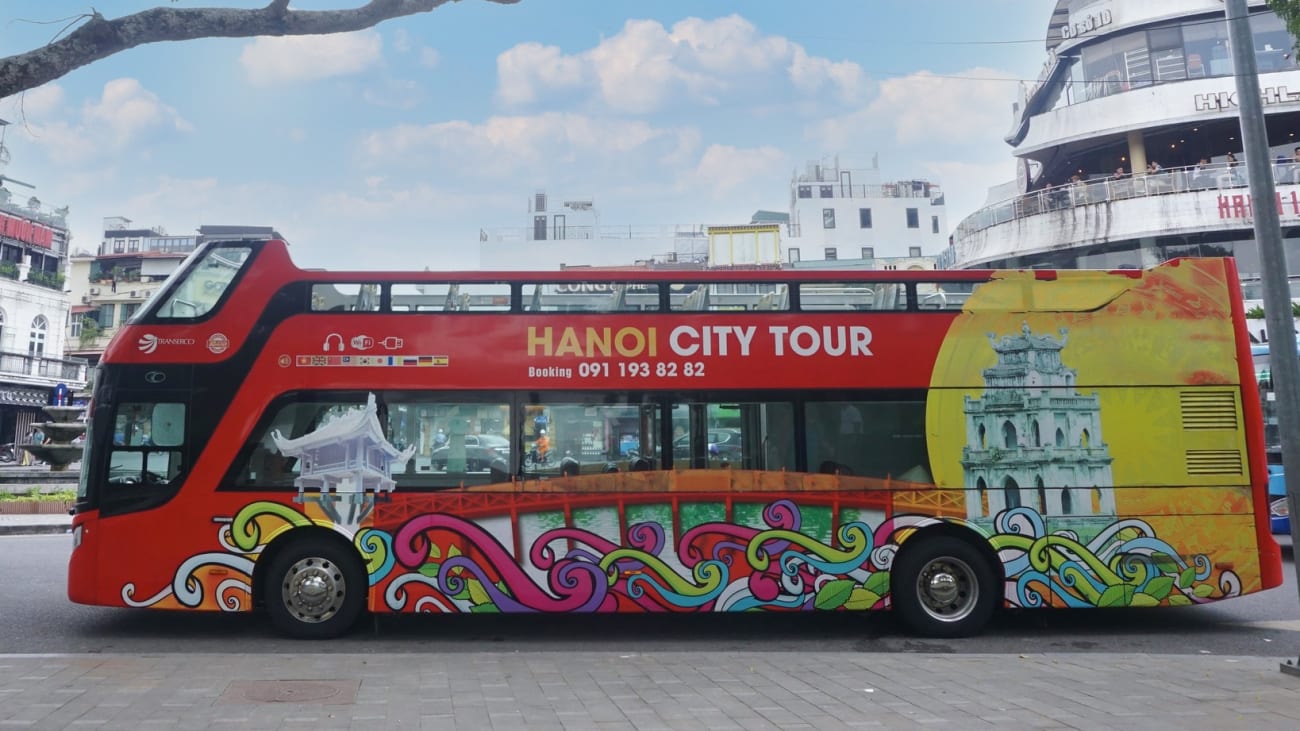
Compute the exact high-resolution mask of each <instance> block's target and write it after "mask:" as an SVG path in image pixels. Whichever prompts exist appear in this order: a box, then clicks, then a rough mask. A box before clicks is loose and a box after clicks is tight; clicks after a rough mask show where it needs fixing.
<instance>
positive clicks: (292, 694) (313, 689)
mask: <svg viewBox="0 0 1300 731" xmlns="http://www.w3.org/2000/svg"><path fill="white" fill-rule="evenodd" d="M359 684H360V683H359V681H356V680H236V681H233V682H232V683H231V684H230V685H229V686H227V687H226V692H224V693H222V694H221V698H220V700H221V701H222V702H225V703H317V704H322V705H346V704H350V703H355V702H356V698H357V687H358V685H359Z"/></svg>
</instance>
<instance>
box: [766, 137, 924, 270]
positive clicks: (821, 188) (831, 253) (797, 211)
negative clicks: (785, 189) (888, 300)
mask: <svg viewBox="0 0 1300 731" xmlns="http://www.w3.org/2000/svg"><path fill="white" fill-rule="evenodd" d="M788 231H789V236H788V238H787V239H786V241H785V242H783V247H782V248H783V249H784V256H785V261H787V262H789V263H790V264H793V265H796V266H802V267H815V268H855V269H933V268H934V266H935V261H936V259H937V257H938V256H939V255H940V254H941V253H942V252H943V250H944V249H945V248H947V246H948V216H947V208H946V207H945V206H944V198H943V189H942V188H941V187H940V186H939V185H938V184H936V183H932V182H930V181H928V180H920V179H917V180H901V181H892V182H886V183H881V182H880V170H879V168H878V166H877V164H876V160H875V159H874V158H873V159H872V162H871V166H870V167H859V168H851V167H844V166H841V165H840V160H839V158H835V159H834V160H833V161H830V162H829V163H828V162H826V161H822V162H810V163H808V165H807V168H806V170H805V171H804V172H803V173H802V174H796V175H795V176H794V179H793V180H791V182H790V222H789V229H788Z"/></svg>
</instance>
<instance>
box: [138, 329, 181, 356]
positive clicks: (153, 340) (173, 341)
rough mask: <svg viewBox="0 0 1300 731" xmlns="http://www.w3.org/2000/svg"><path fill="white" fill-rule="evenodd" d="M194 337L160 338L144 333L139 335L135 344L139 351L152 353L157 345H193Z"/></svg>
mask: <svg viewBox="0 0 1300 731" xmlns="http://www.w3.org/2000/svg"><path fill="white" fill-rule="evenodd" d="M193 344H194V338H160V337H158V336H157V335H154V334H153V333H145V334H144V335H141V336H140V339H139V340H137V341H136V343H135V345H136V347H137V348H139V349H140V352H141V353H145V354H148V353H152V352H154V351H155V350H157V349H158V346H159V345H193Z"/></svg>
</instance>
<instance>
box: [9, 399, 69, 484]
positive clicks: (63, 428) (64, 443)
mask: <svg viewBox="0 0 1300 731" xmlns="http://www.w3.org/2000/svg"><path fill="white" fill-rule="evenodd" d="M41 408H42V410H43V411H44V412H45V415H46V416H47V417H49V419H50V420H49V421H46V422H44V423H37V424H32V426H33V427H35V428H37V429H40V430H41V432H42V433H44V434H45V436H46V438H47V441H46V443H44V444H19V445H18V448H19V449H25V450H27V451H28V452H29V453H30V454H31V455H32V457H34V458H36V459H39V460H41V461H42V462H44V463H45V464H48V465H49V466H50V471H51V472H64V471H66V470H67V469H68V465H70V464H72V463H73V462H76V461H77V460H79V459H81V451H82V446H81V445H80V444H73V443H72V442H73V440H75V439H76V438H77V437H80V436H82V435H83V434H85V433H86V422H84V421H82V420H81V415H82V413H83V412H85V410H86V407H85V406H43V407H41Z"/></svg>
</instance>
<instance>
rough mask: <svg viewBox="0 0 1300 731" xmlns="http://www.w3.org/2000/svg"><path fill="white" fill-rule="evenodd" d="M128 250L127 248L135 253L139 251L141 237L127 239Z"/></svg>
mask: <svg viewBox="0 0 1300 731" xmlns="http://www.w3.org/2000/svg"><path fill="white" fill-rule="evenodd" d="M126 250H127V251H130V252H133V253H134V252H137V251H139V250H140V239H136V238H131V239H127V240H126Z"/></svg>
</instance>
